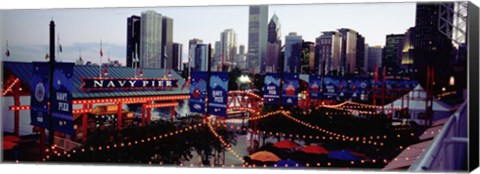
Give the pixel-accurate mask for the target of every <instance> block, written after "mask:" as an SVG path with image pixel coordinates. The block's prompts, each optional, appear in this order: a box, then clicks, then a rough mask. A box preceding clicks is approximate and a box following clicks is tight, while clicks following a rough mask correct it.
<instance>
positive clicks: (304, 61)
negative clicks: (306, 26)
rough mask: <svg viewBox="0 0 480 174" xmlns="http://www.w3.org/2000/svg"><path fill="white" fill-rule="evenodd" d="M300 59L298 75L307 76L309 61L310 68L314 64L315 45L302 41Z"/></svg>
mask: <svg viewBox="0 0 480 174" xmlns="http://www.w3.org/2000/svg"><path fill="white" fill-rule="evenodd" d="M301 52H302V53H301V58H300V73H302V74H308V73H309V72H310V61H311V62H312V68H313V63H314V52H315V43H313V42H310V41H303V43H302V51H301Z"/></svg>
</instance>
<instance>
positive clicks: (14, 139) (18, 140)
mask: <svg viewBox="0 0 480 174" xmlns="http://www.w3.org/2000/svg"><path fill="white" fill-rule="evenodd" d="M3 140H4V141H10V142H14V143H18V142H20V140H21V139H20V138H18V137H17V136H12V135H8V136H4V137H3Z"/></svg>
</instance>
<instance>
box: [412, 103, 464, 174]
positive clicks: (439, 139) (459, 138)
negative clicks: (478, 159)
mask: <svg viewBox="0 0 480 174" xmlns="http://www.w3.org/2000/svg"><path fill="white" fill-rule="evenodd" d="M467 119H468V114H467V102H465V103H463V104H462V105H461V106H460V107H459V108H458V110H457V111H456V112H455V113H453V115H452V116H451V117H450V118H449V120H448V121H447V122H446V123H445V125H444V126H443V128H442V131H441V132H440V133H439V134H438V135H437V136H436V137H435V138H434V139H433V141H432V143H431V144H430V146H429V147H428V148H427V149H426V151H425V152H424V153H423V154H422V155H421V156H420V158H418V159H417V160H416V161H415V162H414V163H413V164H412V165H411V166H410V168H409V169H408V171H412V172H421V171H461V170H466V164H467V145H468V137H467V131H468V126H467V125H468V124H467V123H468V122H467V121H468V120H467Z"/></svg>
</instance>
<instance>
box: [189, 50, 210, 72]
mask: <svg viewBox="0 0 480 174" xmlns="http://www.w3.org/2000/svg"><path fill="white" fill-rule="evenodd" d="M192 48H194V49H193V50H194V55H195V56H194V59H193V60H192V61H193V62H194V66H193V67H192V71H207V70H208V69H207V68H208V67H207V66H208V64H207V62H208V56H209V55H208V45H207V44H195V46H193V45H192Z"/></svg>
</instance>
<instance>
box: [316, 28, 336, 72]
mask: <svg viewBox="0 0 480 174" xmlns="http://www.w3.org/2000/svg"><path fill="white" fill-rule="evenodd" d="M315 45H316V46H315V63H314V65H315V66H314V72H315V73H318V74H322V73H325V74H329V73H331V72H333V73H335V74H336V73H337V72H339V71H340V59H341V53H342V52H341V47H342V34H341V33H340V32H337V31H327V32H323V33H322V35H321V36H320V37H318V38H317V39H316V41H315ZM324 61H325V69H323V62H324ZM324 71H325V72H324Z"/></svg>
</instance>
